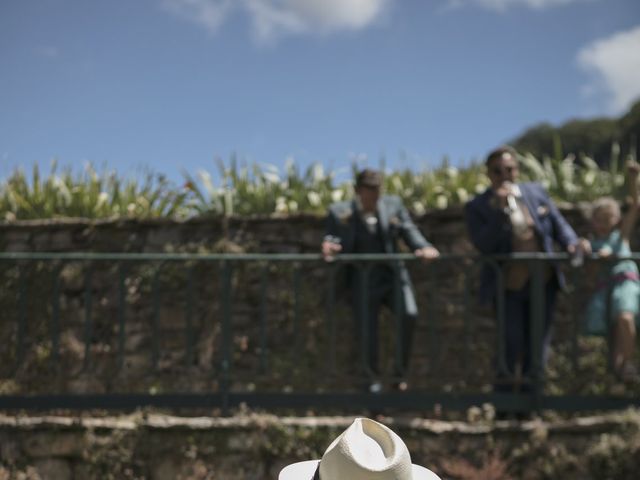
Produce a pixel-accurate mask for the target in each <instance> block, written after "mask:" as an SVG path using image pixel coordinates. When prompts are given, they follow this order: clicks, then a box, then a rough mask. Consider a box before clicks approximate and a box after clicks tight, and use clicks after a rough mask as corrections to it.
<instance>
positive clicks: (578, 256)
mask: <svg viewBox="0 0 640 480" xmlns="http://www.w3.org/2000/svg"><path fill="white" fill-rule="evenodd" d="M567 253H568V254H569V255H571V257H572V258H571V266H573V267H581V266H582V264H583V263H584V256H585V255H591V242H589V240H587V239H586V238H582V237H580V238H579V239H578V241H577V242H576V243H572V244H571V245H568V246H567Z"/></svg>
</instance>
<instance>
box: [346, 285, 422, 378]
mask: <svg viewBox="0 0 640 480" xmlns="http://www.w3.org/2000/svg"><path fill="white" fill-rule="evenodd" d="M370 280H371V284H369V282H367V284H366V285H365V288H364V289H363V286H362V277H360V278H359V281H357V282H356V288H355V289H354V292H353V293H354V295H353V312H354V320H355V322H354V323H355V326H356V332H357V335H356V337H357V338H359V344H360V351H361V352H362V361H363V364H364V367H365V370H367V373H368V374H369V375H373V376H377V375H379V374H380V365H379V331H378V330H379V316H380V310H381V308H382V306H385V307H386V308H388V309H389V311H391V312H392V313H393V314H394V315H395V317H396V318H395V326H396V328H395V332H396V348H399V349H400V350H401V352H399V353H398V352H397V353H396V355H397V356H396V361H395V367H394V374H395V375H396V376H397V377H404V376H405V374H406V372H407V369H408V366H409V358H410V355H411V343H412V340H413V333H414V328H415V324H416V320H417V317H418V315H417V311H416V307H415V301H414V300H413V292H412V291H411V287H410V286H408V285H402V283H401V282H400V281H399V279H396V280H397V281H394V278H393V276H391V277H390V278H389V277H376V276H375V275H373V276H371V277H370ZM363 295H364V298H363ZM407 296H409V298H407ZM398 340H399V341H398ZM398 357H399V358H398Z"/></svg>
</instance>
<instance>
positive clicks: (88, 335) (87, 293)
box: [82, 262, 93, 372]
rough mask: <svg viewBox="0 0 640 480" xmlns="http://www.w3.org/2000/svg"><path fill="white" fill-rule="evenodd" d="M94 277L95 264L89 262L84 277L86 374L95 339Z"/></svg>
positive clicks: (84, 369) (84, 366)
mask: <svg viewBox="0 0 640 480" xmlns="http://www.w3.org/2000/svg"><path fill="white" fill-rule="evenodd" d="M92 275H93V263H91V262H89V263H88V265H87V271H86V272H85V276H84V362H83V365H82V369H83V371H84V372H87V371H88V370H89V364H90V361H91V359H90V353H91V340H92V337H93V319H92V318H91V307H92V305H91V302H92V298H93V296H92V292H91V288H92V286H91V278H92Z"/></svg>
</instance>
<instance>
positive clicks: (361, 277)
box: [356, 263, 374, 377]
mask: <svg viewBox="0 0 640 480" xmlns="http://www.w3.org/2000/svg"><path fill="white" fill-rule="evenodd" d="M356 268H357V270H356V271H357V274H358V287H359V292H358V298H357V301H358V304H359V308H358V309H357V317H358V318H357V322H358V328H359V329H360V340H361V346H360V347H361V348H360V351H361V352H362V366H363V371H364V372H365V375H369V377H373V375H374V372H373V370H371V365H370V363H369V358H370V356H371V348H370V346H371V345H370V342H369V338H370V335H371V331H370V330H371V325H370V323H369V272H370V271H371V270H370V268H369V265H368V264H365V265H363V264H362V263H358V264H357V265H356Z"/></svg>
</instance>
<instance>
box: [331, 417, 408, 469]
mask: <svg viewBox="0 0 640 480" xmlns="http://www.w3.org/2000/svg"><path fill="white" fill-rule="evenodd" d="M320 479H321V480H342V479H349V480H412V467H411V456H410V455H409V451H408V450H407V446H406V445H405V444H404V442H403V441H402V439H401V438H400V437H399V436H398V435H396V434H395V433H394V432H393V431H391V430H390V429H389V428H387V427H385V426H384V425H382V424H380V423H378V422H375V421H373V420H370V419H368V418H358V419H356V420H355V421H354V422H353V423H352V424H351V426H350V427H349V428H348V429H347V430H345V431H344V432H343V433H342V434H341V435H340V436H339V437H338V438H336V439H335V440H334V441H333V442H332V443H331V445H329V447H328V448H327V450H326V452H325V454H324V455H323V457H322V460H321V461H320Z"/></svg>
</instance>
